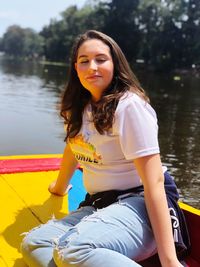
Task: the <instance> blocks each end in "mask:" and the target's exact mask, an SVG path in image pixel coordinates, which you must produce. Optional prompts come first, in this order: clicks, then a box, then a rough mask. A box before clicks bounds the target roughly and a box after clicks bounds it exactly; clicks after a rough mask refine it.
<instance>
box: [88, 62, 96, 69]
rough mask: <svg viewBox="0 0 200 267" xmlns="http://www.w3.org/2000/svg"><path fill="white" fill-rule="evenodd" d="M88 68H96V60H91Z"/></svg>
mask: <svg viewBox="0 0 200 267" xmlns="http://www.w3.org/2000/svg"><path fill="white" fill-rule="evenodd" d="M89 68H90V69H91V70H97V64H96V62H95V61H94V60H91V61H90V65H89Z"/></svg>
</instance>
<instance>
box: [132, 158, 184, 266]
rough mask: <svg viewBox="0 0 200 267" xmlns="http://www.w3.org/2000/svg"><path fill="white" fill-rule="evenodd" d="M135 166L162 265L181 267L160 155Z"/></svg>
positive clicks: (142, 159)
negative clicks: (140, 181) (142, 186)
mask: <svg viewBox="0 0 200 267" xmlns="http://www.w3.org/2000/svg"><path fill="white" fill-rule="evenodd" d="M134 164H135V166H136V169H137V171H138V173H139V175H140V177H141V179H142V182H143V185H144V197H145V203H146V207H147V212H148V215H149V218H150V221H151V225H152V229H153V232H154V236H155V240H156V244H157V249H158V254H159V258H160V261H161V264H162V266H163V267H180V266H182V265H181V264H180V263H179V261H178V259H177V257H176V251H175V245H174V240H173V233H172V226H171V219H170V214H169V210H168V204H167V199H166V194H165V188H164V175H163V171H162V165H161V160H160V155H159V154H155V155H150V156H145V157H141V158H138V159H135V160H134Z"/></svg>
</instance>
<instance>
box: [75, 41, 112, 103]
mask: <svg viewBox="0 0 200 267" xmlns="http://www.w3.org/2000/svg"><path fill="white" fill-rule="evenodd" d="M75 68H76V71H77V75H78V77H79V80H80V82H81V84H82V85H83V87H84V88H85V89H87V90H88V91H89V92H90V93H91V95H92V99H93V100H94V101H98V100H100V98H101V96H102V93H103V92H104V91H105V90H106V89H107V88H108V86H109V85H110V83H111V82H112V79H113V73H114V64H113V60H112V56H111V54H110V48H109V46H107V45H106V44H105V43H103V42H102V41H101V40H98V39H91V40H87V41H85V42H84V43H83V44H82V45H81V46H80V47H79V49H78V55H77V61H76V63H75Z"/></svg>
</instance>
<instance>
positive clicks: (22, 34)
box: [2, 25, 44, 57]
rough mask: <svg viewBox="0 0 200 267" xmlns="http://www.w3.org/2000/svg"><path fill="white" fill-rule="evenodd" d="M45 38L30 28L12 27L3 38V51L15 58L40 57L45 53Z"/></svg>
mask: <svg viewBox="0 0 200 267" xmlns="http://www.w3.org/2000/svg"><path fill="white" fill-rule="evenodd" d="M43 43H44V42H43V38H42V37H41V36H39V35H38V34H37V33H36V32H35V31H34V30H32V29H30V28H26V29H23V28H21V27H20V26H18V25H12V26H10V27H9V28H8V29H7V31H6V33H5V34H4V35H3V38H2V50H3V51H4V52H5V53H6V54H8V55H11V56H14V57H38V56H39V55H42V53H43Z"/></svg>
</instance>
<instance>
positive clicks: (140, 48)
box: [0, 0, 200, 71]
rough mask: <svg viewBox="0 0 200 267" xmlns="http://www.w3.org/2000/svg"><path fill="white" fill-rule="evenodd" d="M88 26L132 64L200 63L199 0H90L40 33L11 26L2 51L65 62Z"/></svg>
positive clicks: (169, 65)
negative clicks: (114, 43)
mask: <svg viewBox="0 0 200 267" xmlns="http://www.w3.org/2000/svg"><path fill="white" fill-rule="evenodd" d="M87 29H96V30H100V31H103V32H105V33H107V34H108V35H110V36H111V37H113V38H114V39H115V40H116V41H117V43H118V44H119V45H120V47H121V48H122V50H123V51H124V53H125V54H126V56H127V58H128V60H129V61H130V62H131V63H135V62H144V64H145V66H150V67H151V68H154V69H156V70H161V71H168V70H171V69H175V68H190V67H191V66H192V65H193V66H194V65H199V64H200V53H199V49H200V1H199V0H124V1H121V0H90V1H87V4H85V6H83V7H82V8H80V9H78V8H77V6H75V5H73V6H70V7H69V8H67V9H66V10H64V11H63V12H62V13H61V19H60V20H55V19H54V20H53V19H52V20H51V21H50V23H49V25H47V26H45V27H44V28H43V29H42V31H41V32H40V33H39V34H38V33H35V32H34V31H33V30H31V29H22V28H20V27H19V26H16V25H14V26H11V27H9V28H8V29H7V32H6V33H5V34H4V36H3V38H2V39H1V40H0V50H2V51H4V52H5V53H7V54H11V55H13V56H26V57H27V56H33V55H41V54H42V53H43V54H44V55H45V57H46V58H47V59H48V60H51V61H62V62H63V61H64V62H66V61H68V60H67V58H68V57H69V56H70V50H71V47H72V44H73V41H74V38H75V37H76V36H77V35H78V34H80V33H82V32H84V31H86V30H87Z"/></svg>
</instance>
